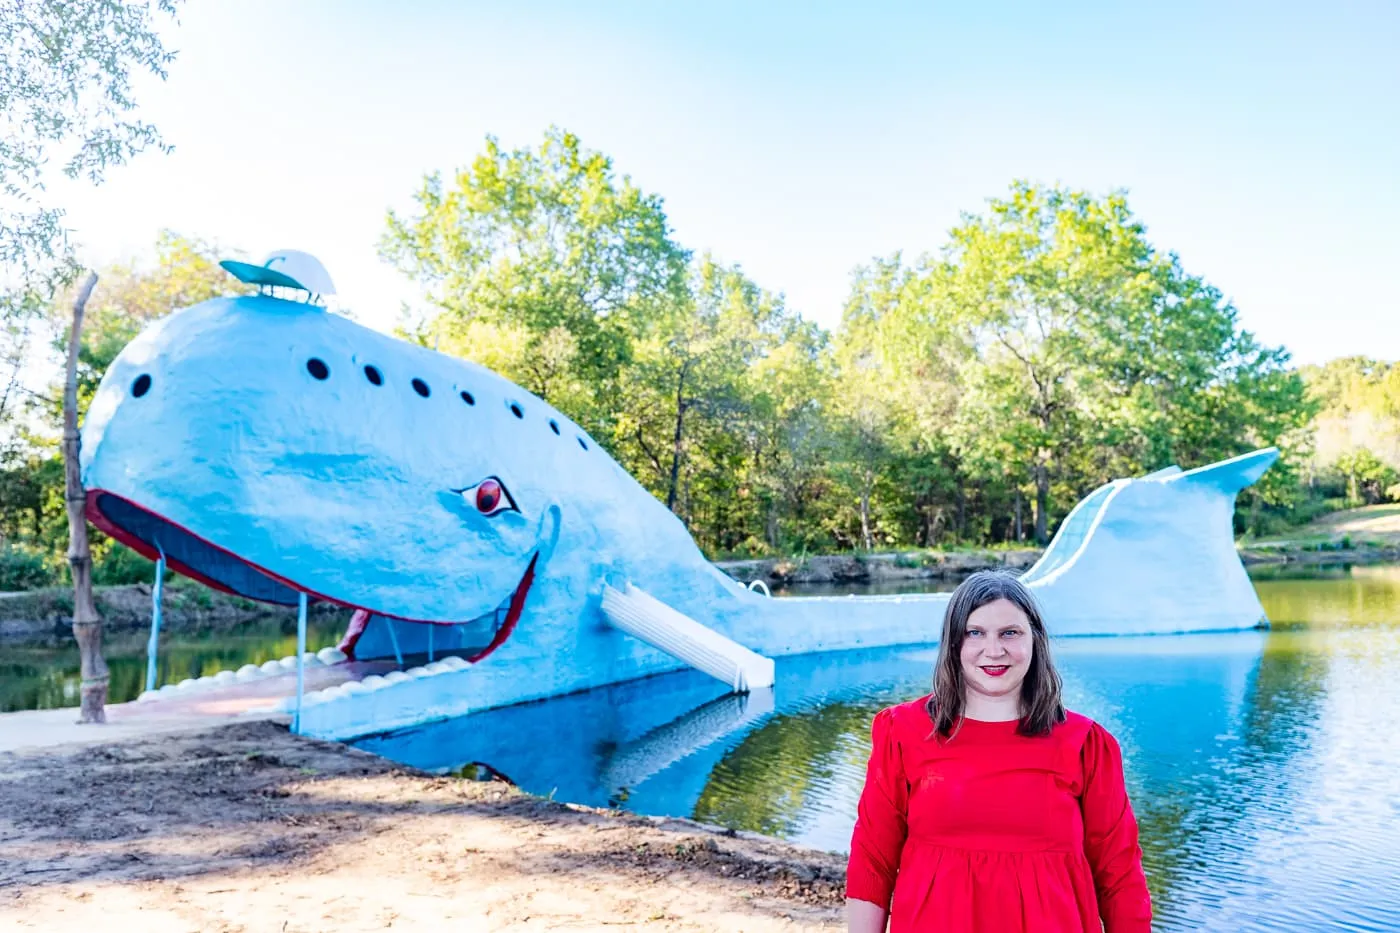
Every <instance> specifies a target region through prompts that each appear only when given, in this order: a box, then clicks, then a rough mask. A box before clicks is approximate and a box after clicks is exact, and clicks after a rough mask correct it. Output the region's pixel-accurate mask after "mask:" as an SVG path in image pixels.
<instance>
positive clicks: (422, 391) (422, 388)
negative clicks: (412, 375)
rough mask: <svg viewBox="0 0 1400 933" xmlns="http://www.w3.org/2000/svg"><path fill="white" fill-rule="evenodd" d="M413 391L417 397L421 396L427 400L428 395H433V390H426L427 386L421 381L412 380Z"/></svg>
mask: <svg viewBox="0 0 1400 933" xmlns="http://www.w3.org/2000/svg"><path fill="white" fill-rule="evenodd" d="M413 391H414V392H417V393H418V394H419V395H421V396H423V397H424V398H427V397H428V396H430V395H432V394H433V390H432V389H430V388H428V384H427V383H426V382H424V381H423V380H422V379H414V380H413Z"/></svg>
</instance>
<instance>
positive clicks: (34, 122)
mask: <svg viewBox="0 0 1400 933" xmlns="http://www.w3.org/2000/svg"><path fill="white" fill-rule="evenodd" d="M174 11H175V0H157V2H155V3H154V4H153V3H148V2H131V0H33V2H20V3H5V4H0V45H3V47H4V49H5V54H4V55H3V56H0V113H3V114H4V115H5V116H4V122H5V130H4V142H3V144H0V265H3V270H4V271H3V273H2V274H0V366H2V367H3V371H0V379H3V380H4V384H3V386H0V423H3V422H4V421H5V420H6V419H7V418H8V417H10V416H11V415H12V411H11V409H12V407H13V404H14V400H15V398H16V394H15V392H14V391H13V389H14V385H15V383H16V381H17V379H18V377H19V372H20V368H21V366H22V364H23V360H24V359H25V355H26V353H27V352H28V351H29V350H30V348H31V347H30V341H31V338H32V336H33V329H32V320H33V319H34V318H36V317H38V316H40V315H42V314H43V313H44V311H45V310H46V309H47V308H48V307H49V305H50V303H51V302H52V301H53V299H54V296H55V295H56V294H57V293H58V292H59V291H60V290H61V289H62V288H63V287H64V286H66V285H67V284H68V283H69V282H70V281H71V280H72V279H73V277H74V275H75V273H76V271H77V263H76V260H75V259H74V256H73V252H72V247H71V244H70V243H69V240H68V230H67V228H66V227H65V226H64V220H63V217H64V214H63V210H62V208H61V207H59V206H58V205H56V204H54V203H52V201H51V199H50V196H49V193H48V183H49V181H50V180H51V179H52V177H53V175H54V173H55V172H56V173H58V174H59V175H61V176H65V177H67V178H71V179H78V178H85V179H87V180H88V181H90V182H91V183H93V184H97V183H100V182H101V181H102V179H103V177H104V176H105V175H106V172H107V170H108V169H110V168H112V167H113V166H117V165H121V164H123V163H124V162H126V161H127V160H129V159H131V158H133V157H135V156H136V155H138V154H139V153H141V152H142V151H144V150H146V149H148V148H152V147H155V148H164V144H163V143H162V141H161V138H160V135H159V133H158V132H157V131H156V128H155V127H154V126H152V125H151V124H149V123H147V122H145V121H142V120H139V119H137V118H136V117H135V116H134V112H135V109H136V100H135V98H134V96H133V94H132V78H133V75H135V74H140V73H147V74H152V75H155V76H157V77H159V78H162V79H163V78H164V77H165V75H166V67H167V66H168V65H169V64H170V62H171V61H172V60H173V58H174V53H173V52H170V51H168V50H167V49H166V48H165V46H164V45H163V44H162V42H161V39H160V37H159V36H158V35H157V34H156V31H155V25H156V21H157V19H158V18H160V17H161V16H162V15H173V14H174Z"/></svg>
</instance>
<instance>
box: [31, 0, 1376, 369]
mask: <svg viewBox="0 0 1400 933" xmlns="http://www.w3.org/2000/svg"><path fill="white" fill-rule="evenodd" d="M1069 7H1072V9H1067V8H1069ZM166 35H167V37H168V41H169V44H170V45H171V46H172V47H173V48H175V49H178V50H179V60H178V61H177V62H176V64H175V65H174V66H173V68H172V69H171V72H170V78H169V81H168V82H166V83H165V84H163V85H145V84H143V85H142V88H143V97H142V102H143V105H144V115H145V116H146V117H147V118H149V119H151V120H153V121H155V122H156V123H157V124H158V125H159V126H160V127H161V128H162V130H163V131H164V133H165V135H166V137H167V139H168V140H169V141H170V142H171V143H173V144H174V145H175V147H176V149H175V152H174V153H173V154H172V155H169V156H160V155H145V156H143V157H141V158H140V159H139V160H138V161H137V162H136V163H134V164H132V165H131V166H128V167H126V168H123V169H120V170H117V171H116V172H114V173H113V174H112V176H111V177H110V179H109V181H108V183H107V184H106V185H104V186H103V187H101V188H99V189H86V188H66V187H65V188H60V189H57V190H56V191H55V194H57V195H59V196H60V197H61V198H62V199H63V202H64V203H65V204H66V205H67V206H68V208H69V211H70V221H71V222H72V224H73V225H74V226H75V227H76V228H77V230H78V237H79V240H80V241H81V242H82V244H83V247H84V250H85V256H86V258H87V259H88V261H89V262H92V263H103V262H108V261H111V260H113V259H118V258H139V257H140V256H142V255H143V254H146V253H148V251H149V249H150V245H151V243H152V242H153V241H154V238H155V234H156V231H157V230H159V229H160V228H162V227H169V228H172V229H175V230H177V231H179V232H182V233H187V234H193V235H198V236H202V237H206V238H214V239H218V240H219V241H221V242H223V243H225V244H228V245H232V246H238V247H241V248H243V249H245V250H247V251H248V252H250V253H252V254H254V255H255V256H257V257H260V256H261V255H262V254H263V253H265V252H266V251H268V250H270V249H273V248H286V247H292V248H300V249H306V250H309V251H311V252H313V253H315V254H317V255H318V256H320V257H321V258H322V260H323V261H324V262H325V263H326V265H327V267H328V268H329V269H330V272H331V274H332V276H333V277H334V278H335V279H336V281H337V284H338V285H339V287H340V291H341V294H342V297H343V299H344V302H345V304H346V305H348V306H349V307H350V308H352V309H353V310H354V312H355V313H356V314H357V316H359V317H360V319H361V320H363V321H365V322H366V323H369V324H371V325H373V326H377V327H389V326H391V325H392V324H393V322H394V320H395V318H396V314H397V310H398V304H399V302H400V301H401V300H404V299H411V298H412V296H413V291H412V289H411V288H410V287H409V286H408V285H407V284H406V283H404V282H402V281H401V280H400V278H399V276H398V275H397V273H395V272H394V271H393V270H391V269H389V268H388V267H387V266H385V265H383V264H382V263H381V262H380V261H379V260H378V259H377V258H376V255H375V242H376V240H377V238H378V236H379V234H380V231H381V230H382V228H383V218H384V212H385V210H386V208H388V207H389V206H391V205H393V206H400V207H404V206H407V205H408V203H409V201H408V199H409V196H410V194H411V192H412V191H413V190H414V189H415V187H416V186H417V185H418V183H419V181H420V180H421V178H422V176H423V174H424V173H426V172H428V171H431V170H435V169H443V170H451V169H452V168H454V167H456V166H460V165H464V164H466V163H467V162H468V161H469V160H470V159H471V157H472V156H473V155H474V154H475V153H476V152H477V151H478V150H479V149H480V147H481V143H482V139H483V137H484V136H485V135H486V134H488V133H489V134H494V135H496V136H498V137H499V138H500V139H501V140H502V142H503V143H504V144H506V145H507V146H511V147H514V146H520V145H533V144H535V143H537V142H538V141H539V139H540V138H541V134H542V133H543V131H544V130H545V128H546V127H547V126H549V125H550V124H557V125H559V126H561V127H564V128H566V129H569V130H572V131H573V132H575V133H577V134H579V135H580V136H581V137H582V139H583V142H584V144H585V145H587V146H588V147H590V148H593V149H598V150H601V151H603V152H605V153H608V154H609V155H611V156H612V157H613V158H614V160H615V164H616V166H617V167H618V169H619V170H620V171H622V172H625V173H627V174H630V175H631V176H632V177H633V178H634V179H635V180H636V181H637V182H638V183H639V184H640V185H641V186H642V187H643V188H644V189H645V190H647V191H651V192H655V193H657V194H660V195H662V196H663V197H664V198H665V201H666V210H667V213H668V215H669V216H670V219H671V221H672V224H673V225H674V228H675V231H676V235H677V237H678V239H679V240H680V242H682V243H683V244H684V245H686V246H687V247H690V248H692V249H694V250H697V251H699V250H705V249H709V250H711V251H713V252H714V253H715V254H716V255H717V256H719V257H721V258H723V259H725V260H728V261H737V262H739V263H741V264H742V265H743V266H744V268H745V270H746V271H747V272H748V273H749V274H750V275H751V276H752V277H753V278H754V279H755V280H756V281H758V283H759V284H760V285H762V286H764V287H765V288H769V289H772V290H774V291H781V292H784V293H785V294H786V295H787V298H788V301H789V304H790V305H791V306H793V307H795V308H796V309H797V310H799V311H801V312H802V313H803V314H805V315H807V316H809V317H810V318H812V319H814V320H816V321H819V322H821V323H822V324H824V325H827V326H832V325H834V324H835V323H836V321H837V320H838V317H839V314H840V308H841V305H842V302H843V301H844V299H845V296H846V293H847V289H848V285H849V278H850V272H851V270H852V269H853V268H854V267H855V266H857V265H859V264H861V263H864V262H866V261H868V260H869V258H870V257H872V256H875V255H884V254H888V253H890V252H892V251H894V250H898V249H902V250H905V251H906V253H909V254H917V253H920V252H923V251H926V250H933V249H937V248H938V247H939V246H940V245H941V244H942V243H943V242H944V239H945V234H946V231H947V230H948V228H949V227H950V226H952V225H953V224H954V223H956V222H957V219H958V214H959V212H960V211H964V210H973V211H975V210H979V209H980V208H981V206H982V205H983V203H984V202H985V200H986V199H987V198H988V197H992V196H996V195H999V194H1001V193H1003V192H1004V191H1005V190H1006V188H1007V185H1008V184H1009V182H1010V181H1011V180H1012V179H1013V178H1018V177H1023V178H1029V179H1032V180H1037V181H1044V182H1060V183H1064V184H1068V185H1072V186H1076V187H1080V188H1085V189H1088V190H1091V191H1094V192H1105V191H1107V190H1109V189H1112V188H1119V187H1121V188H1126V189H1128V191H1129V192H1130V202H1131V204H1132V206H1133V208H1134V210H1135V211H1136V212H1137V214H1138V215H1139V216H1140V217H1141V218H1142V219H1143V220H1144V222H1145V223H1146V224H1147V225H1148V230H1149V235H1150V237H1151V239H1152V241H1153V242H1154V243H1155V244H1156V245H1157V246H1158V247H1159V248H1163V249H1170V250H1174V251H1176V252H1177V253H1178V254H1180V256H1181V257H1182V261H1183V263H1184V264H1185V266H1186V268H1187V269H1188V270H1189V271H1191V272H1193V273H1196V274H1199V275H1203V276H1204V277H1206V278H1207V279H1208V280H1209V281H1211V282H1212V283H1214V284H1215V285H1216V286H1218V287H1219V288H1220V289H1222V290H1223V291H1224V292H1225V294H1226V295H1228V296H1229V297H1230V298H1231V299H1232V300H1233V301H1234V302H1235V303H1236V305H1237V306H1238V308H1239V310H1240V313H1241V317H1242V320H1243V322H1244V324H1245V326H1246V327H1248V328H1249V329H1251V330H1253V331H1254V332H1255V333H1257V334H1258V335H1259V336H1260V337H1261V338H1262V339H1263V340H1265V341H1267V342H1269V343H1274V344H1279V343H1281V344H1284V345H1285V346H1287V347H1288V348H1289V349H1290V350H1291V351H1292V352H1293V353H1294V356H1295V359H1297V360H1298V361H1299V362H1316V361H1321V360H1325V359H1328V358H1330V357H1333V356H1338V355H1343V354H1361V353H1364V354H1369V355H1373V356H1378V357H1381V358H1387V359H1395V358H1400V301H1397V298H1396V294H1397V293H1396V279H1397V271H1400V233H1397V229H1400V227H1398V226H1397V218H1400V181H1397V177H1396V175H1397V170H1400V53H1398V52H1397V50H1400V4H1396V3H1388V2H1375V3H1372V4H1323V3H1306V4H1303V3H1297V4H1290V3H1256V4H1245V3H1228V4H1223V3H1194V2H1181V3H1175V4H1142V3H1127V4H1125V3H1074V4H1044V3H1024V4H1003V3H986V4H977V3H946V4H930V3H919V4H913V3H909V4H901V3H868V4H865V3H862V4H858V3H854V2H853V3H847V4H840V5H837V4H818V3H796V2H794V3H751V2H734V3H715V2H705V3H699V2H695V3H658V2H634V3H624V2H609V3H602V2H599V3H587V2H577V3H564V2H560V3H530V2H521V3H509V4H506V3H491V4H468V3H447V2H443V3H427V2H416V3H410V2H396V3H389V2H382V3H369V2H330V0H315V2H313V0H306V2H299V3H295V4H293V3H279V2H269V0H237V2H234V0H217V2H215V0H194V2H192V3H190V4H189V5H188V6H187V7H185V8H184V9H183V10H182V12H181V23H180V25H179V26H172V27H170V28H168V29H167V30H166Z"/></svg>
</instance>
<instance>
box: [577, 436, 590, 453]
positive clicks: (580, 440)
mask: <svg viewBox="0 0 1400 933" xmlns="http://www.w3.org/2000/svg"><path fill="white" fill-rule="evenodd" d="M574 440H576V441H578V445H579V446H580V447H582V448H583V449H584V450H587V449H588V442H587V441H585V440H584V439H583V438H581V437H576V438H574Z"/></svg>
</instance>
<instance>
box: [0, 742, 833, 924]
mask: <svg viewBox="0 0 1400 933" xmlns="http://www.w3.org/2000/svg"><path fill="white" fill-rule="evenodd" d="M0 801H3V806H0V929H6V930H9V929H19V930H45V931H55V933H58V931H68V930H73V931H78V930H82V931H84V933H88V931H91V930H97V929H109V930H128V929H130V930H141V931H143V933H165V931H223V933H233V931H263V930H267V931H285V933H305V931H323V930H325V931H332V930H333V931H336V933H345V931H354V930H382V929H387V928H397V929H409V930H439V929H442V930H448V929H450V930H463V931H475V930H570V931H580V930H609V931H615V930H627V929H634V928H635V929H640V928H643V927H645V928H646V929H648V930H734V931H738V930H744V931H755V933H757V931H768V930H837V929H841V928H842V927H841V909H840V905H841V886H842V884H843V882H844V874H845V863H844V859H842V858H839V857H837V856H832V855H827V854H823V853H818V852H812V851H810V850H806V849H799V848H797V847H794V846H789V845H785V844H783V843H779V842H776V841H772V840H768V839H762V838H758V837H752V836H749V835H747V834H740V835H732V834H727V833H725V832H723V831H715V830H711V829H707V828H705V827H701V826H699V825H697V824H694V823H689V822H686V821H680V820H652V819H647V818H643V817H638V816H633V815H629V814H622V813H615V812H611V811H604V810H594V809H589V808H583V807H574V806H569V805H565V804H560V803H553V802H550V801H547V800H541V799H539V798H535V797H530V796H527V795H525V794H522V793H520V792H518V791H516V790H515V789H514V788H512V787H509V786H508V785H504V784H500V783H483V782H476V781H462V780H455V779H445V778H437V777H433V776H431V775H424V774H421V773H418V772H414V771H411V770H409V769H404V768H400V767H397V766H395V765H393V764H391V763H389V762H386V761H384V760H382V759H379V758H375V757H373V756H370V755H367V754H365V753H362V752H358V751H356V750H354V749H349V748H347V747H345V746H341V745H336V744H333V743H326V742H318V741H314V740H308V739H300V738H296V737H294V736H291V735H289V734H288V733H287V731H286V730H285V729H284V728H283V727H281V726H278V725H275V724H273V723H268V722H257V723H244V724H238V725H231V726H223V727H220V728H217V729H211V730H205V731H201V732H195V733H183V734H176V735H163V736H157V737H151V738H137V739H129V740H124V741H117V742H112V743H107V744H99V745H89V746H83V747H63V748H58V749H45V750H36V751H29V752H12V753H4V754H0Z"/></svg>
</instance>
